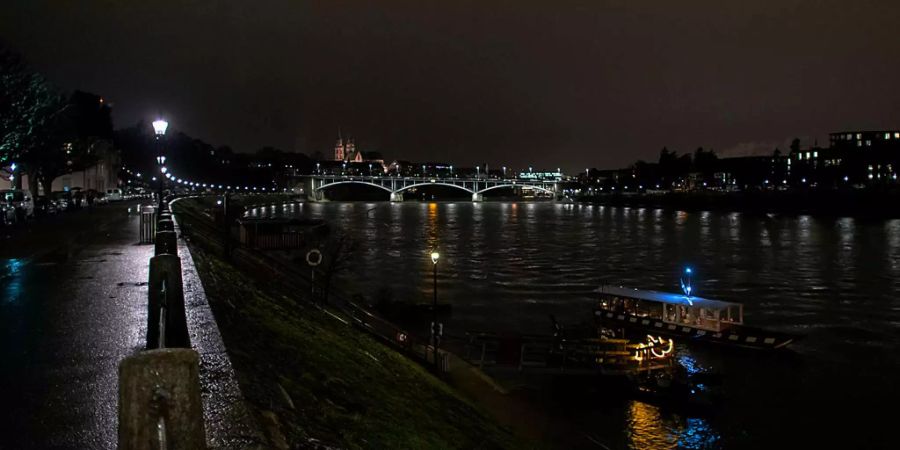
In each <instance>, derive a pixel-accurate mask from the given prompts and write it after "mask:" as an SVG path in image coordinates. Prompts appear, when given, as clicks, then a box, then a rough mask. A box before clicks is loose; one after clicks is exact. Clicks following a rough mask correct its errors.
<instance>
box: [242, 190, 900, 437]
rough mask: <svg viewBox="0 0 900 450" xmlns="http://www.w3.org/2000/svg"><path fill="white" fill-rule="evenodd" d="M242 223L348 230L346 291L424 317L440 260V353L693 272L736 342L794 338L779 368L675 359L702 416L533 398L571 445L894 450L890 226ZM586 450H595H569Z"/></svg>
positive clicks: (595, 213) (557, 213) (510, 220)
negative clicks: (399, 304) (752, 330)
mask: <svg viewBox="0 0 900 450" xmlns="http://www.w3.org/2000/svg"><path fill="white" fill-rule="evenodd" d="M251 213H252V214H259V215H288V216H290V215H295V216H302V217H307V218H321V219H325V220H326V221H328V222H330V223H332V224H334V225H335V226H337V227H341V228H343V229H346V230H347V231H348V232H350V233H351V234H352V235H353V236H354V237H356V238H357V239H358V242H359V245H360V247H359V249H358V252H357V254H356V256H355V259H354V264H353V267H352V268H351V269H350V270H349V271H348V272H347V273H346V274H344V275H343V278H344V281H343V283H344V284H345V287H346V288H347V289H350V290H358V291H360V292H368V293H371V292H373V291H374V290H375V289H378V288H382V287H388V288H390V289H391V291H392V293H393V296H394V298H398V299H412V300H413V301H418V302H423V303H425V302H430V301H431V295H432V288H431V285H432V263H431V261H430V259H429V256H428V255H429V253H430V251H431V249H437V250H438V251H439V252H440V254H441V257H440V261H439V265H438V285H439V298H440V302H446V303H450V304H452V305H453V315H452V319H451V320H450V322H449V323H448V324H447V328H446V333H447V334H451V335H452V334H462V332H464V331H466V330H473V329H479V330H491V331H502V330H509V331H523V332H530V333H549V332H550V321H549V319H548V315H550V314H554V315H555V316H556V317H557V318H558V319H559V320H560V321H561V322H563V323H577V322H584V321H587V320H590V314H591V308H592V306H593V302H594V299H595V296H594V295H593V294H592V291H593V290H594V289H596V288H597V286H599V285H600V284H617V285H624V286H630V287H638V288H646V289H657V290H666V291H677V290H678V276H679V274H680V272H681V270H682V268H683V267H684V266H686V265H690V266H691V267H692V268H693V269H694V273H695V278H694V289H695V293H696V294H697V295H699V296H704V297H710V298H719V299H722V300H729V301H735V302H741V303H743V304H744V305H745V306H744V319H745V323H747V324H748V325H753V326H759V327H765V328H770V329H774V330H782V331H787V332H793V333H800V334H804V335H805V336H806V337H805V339H803V340H802V341H800V342H797V343H795V344H793V345H792V346H791V351H790V352H786V353H776V354H769V353H762V352H747V351H740V352H733V351H730V350H727V349H721V348H711V349H698V348H679V350H678V352H679V359H680V361H681V362H682V364H683V365H685V366H686V367H688V368H689V369H690V370H692V371H711V372H715V373H720V374H722V375H723V385H722V386H723V391H724V398H723V399H722V401H721V402H720V403H721V404H720V405H719V407H717V408H715V409H713V410H710V411H689V412H688V411H681V410H670V409H667V408H664V407H659V406H654V405H651V404H647V403H643V402H640V401H633V400H628V401H624V402H609V403H606V402H603V401H601V400H598V399H592V398H577V397H579V396H578V395H577V394H575V395H574V396H575V397H576V398H560V397H561V396H560V395H558V394H552V397H553V398H555V399H556V400H551V401H549V402H547V401H546V398H544V401H545V403H544V405H545V407H546V408H547V410H548V411H549V412H550V413H551V414H552V415H554V417H558V418H560V419H561V420H564V421H566V422H567V423H569V424H570V425H571V427H572V428H571V430H574V431H573V432H574V433H575V434H578V433H583V434H584V435H585V436H591V437H592V440H593V441H594V442H600V443H602V445H605V446H607V447H609V448H634V449H644V448H649V449H668V448H783V447H797V446H803V447H807V446H808V447H820V448H821V447H828V448H872V447H894V446H895V445H896V442H895V441H896V440H897V439H896V438H895V436H896V432H895V430H894V424H895V423H896V422H897V420H896V417H897V414H896V411H895V408H896V407H897V405H898V400H900V395H898V389H897V388H896V382H897V380H898V376H897V375H898V369H900V358H898V355H897V353H898V351H900V220H887V221H861V220H859V219H853V218H816V217H810V216H803V215H801V216H784V215H765V214H763V215H759V214H752V215H751V214H743V213H722V212H681V211H668V210H658V209H644V208H627V207H605V206H596V205H581V204H563V203H540V202H484V203H470V202H458V203H425V202H421V203H420V202H406V203H387V202H373V203H365V202H341V203H337V202H333V203H307V204H302V203H301V204H293V205H287V206H277V207H270V208H268V209H263V210H258V211H252V212H251ZM539 397H545V396H543V395H539ZM885 408H887V409H885ZM570 437H571V436H570ZM579 439H580V437H578V436H576V437H574V438H572V439H564V440H563V441H564V442H566V444H565V446H580V444H577V442H581V441H579ZM573 443H574V444H573ZM592 446H594V447H593V448H602V447H598V446H595V444H594V443H588V441H587V440H585V441H584V447H585V448H591V447H592ZM895 448H896V447H895Z"/></svg>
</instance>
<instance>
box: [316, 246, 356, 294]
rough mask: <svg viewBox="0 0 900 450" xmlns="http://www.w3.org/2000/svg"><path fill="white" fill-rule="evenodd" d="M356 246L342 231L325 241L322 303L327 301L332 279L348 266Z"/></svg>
mask: <svg viewBox="0 0 900 450" xmlns="http://www.w3.org/2000/svg"><path fill="white" fill-rule="evenodd" d="M356 248H357V243H356V241H355V240H353V238H351V237H350V236H349V235H348V234H347V233H344V232H339V233H338V234H337V236H334V237H333V238H332V239H329V240H328V241H326V243H325V246H324V248H323V249H322V256H323V258H322V272H323V277H322V278H323V280H322V303H328V295H329V293H330V292H331V281H332V279H333V278H334V276H335V275H337V274H338V273H340V272H342V271H344V270H346V269H347V268H348V267H349V266H350V262H351V261H352V260H353V256H354V253H355V252H356Z"/></svg>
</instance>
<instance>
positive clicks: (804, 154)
mask: <svg viewBox="0 0 900 450" xmlns="http://www.w3.org/2000/svg"><path fill="white" fill-rule="evenodd" d="M828 137H829V144H830V145H829V147H828V148H819V147H815V146H814V147H812V148H808V149H794V150H793V151H791V154H790V161H791V162H792V168H793V169H794V170H793V171H792V177H791V178H792V181H793V183H794V184H798V185H800V184H817V185H821V186H845V185H878V184H893V183H897V172H898V167H900V130H880V131H841V132H837V133H830V134H829V135H828Z"/></svg>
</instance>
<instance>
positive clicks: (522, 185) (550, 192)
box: [473, 183, 556, 195]
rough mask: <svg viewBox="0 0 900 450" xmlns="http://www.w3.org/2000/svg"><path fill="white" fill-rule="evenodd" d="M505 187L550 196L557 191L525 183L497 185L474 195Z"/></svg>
mask: <svg viewBox="0 0 900 450" xmlns="http://www.w3.org/2000/svg"><path fill="white" fill-rule="evenodd" d="M505 187H512V188H515V187H527V188H531V189H536V190H538V191H543V192H546V193H548V194H553V195H556V191H554V190H552V189H547V188H545V187H542V186H535V185H533V184H524V183H523V184H512V183H508V184H499V185H497V186H491V187H489V188H484V189H482V190H480V191H478V192H473V193H474V194H484V193H485V192H487V191H490V190H492V189H500V188H505Z"/></svg>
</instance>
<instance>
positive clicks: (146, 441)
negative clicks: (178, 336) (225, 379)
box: [118, 348, 206, 450]
mask: <svg viewBox="0 0 900 450" xmlns="http://www.w3.org/2000/svg"><path fill="white" fill-rule="evenodd" d="M199 362H200V357H199V355H198V354H197V352H196V351H194V350H190V349H175V348H168V349H160V350H148V351H144V352H140V353H138V354H136V355H133V356H129V357H127V358H125V359H124V360H122V363H121V364H119V447H118V448H119V449H122V450H150V449H154V450H156V449H160V448H169V449H205V448H206V431H205V429H204V424H203V405H202V403H201V397H200V375H199V372H200V369H199Z"/></svg>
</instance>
